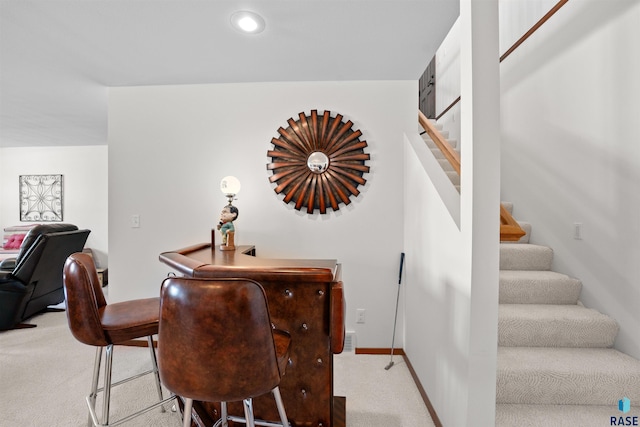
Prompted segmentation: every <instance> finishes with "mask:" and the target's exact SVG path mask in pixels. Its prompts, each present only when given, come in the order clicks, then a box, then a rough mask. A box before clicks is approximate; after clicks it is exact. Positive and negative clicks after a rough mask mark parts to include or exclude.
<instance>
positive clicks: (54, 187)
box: [19, 175, 62, 222]
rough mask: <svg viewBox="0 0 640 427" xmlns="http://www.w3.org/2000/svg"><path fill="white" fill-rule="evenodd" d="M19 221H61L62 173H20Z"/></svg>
mask: <svg viewBox="0 0 640 427" xmlns="http://www.w3.org/2000/svg"><path fill="white" fill-rule="evenodd" d="M19 179H20V221H40V222H56V221H62V175H20V178H19Z"/></svg>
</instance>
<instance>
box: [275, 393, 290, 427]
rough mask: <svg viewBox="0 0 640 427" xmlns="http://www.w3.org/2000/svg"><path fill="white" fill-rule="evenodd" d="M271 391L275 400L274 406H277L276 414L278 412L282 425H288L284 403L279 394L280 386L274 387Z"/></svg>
mask: <svg viewBox="0 0 640 427" xmlns="http://www.w3.org/2000/svg"><path fill="white" fill-rule="evenodd" d="M271 392H272V393H273V397H274V399H275V400H276V406H277V407H278V414H280V421H282V425H283V426H285V427H289V420H288V419H287V413H286V411H285V410H284V403H283V402H282V396H281V395H280V387H276V388H274V389H273V390H271Z"/></svg>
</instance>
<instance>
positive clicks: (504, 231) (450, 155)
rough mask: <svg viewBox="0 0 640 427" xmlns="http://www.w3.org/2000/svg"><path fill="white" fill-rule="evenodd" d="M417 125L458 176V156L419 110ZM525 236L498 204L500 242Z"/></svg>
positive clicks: (513, 240)
mask: <svg viewBox="0 0 640 427" xmlns="http://www.w3.org/2000/svg"><path fill="white" fill-rule="evenodd" d="M418 123H420V126H422V128H423V129H424V130H425V132H426V133H427V135H429V137H430V138H431V140H433V142H434V143H435V144H436V146H437V147H438V149H439V150H440V151H441V152H442V154H443V155H444V157H445V158H446V159H447V161H448V162H449V163H450V164H451V167H452V168H453V169H454V170H455V171H456V172H457V173H458V175H460V154H459V153H458V152H457V151H456V150H455V149H454V148H453V147H452V146H451V144H449V141H447V140H446V139H445V138H444V137H443V136H442V134H441V133H440V131H439V130H438V129H437V128H436V127H435V125H434V124H433V123H432V122H431V120H429V119H428V118H427V117H426V116H425V115H424V114H423V113H422V111H420V110H418ZM525 234H526V232H525V231H524V230H523V229H522V227H520V224H518V222H517V221H516V220H515V219H513V217H512V216H511V214H510V213H509V211H507V210H506V209H505V208H504V206H502V204H500V241H501V242H516V241H518V240H520V238H521V237H522V236H524V235H525Z"/></svg>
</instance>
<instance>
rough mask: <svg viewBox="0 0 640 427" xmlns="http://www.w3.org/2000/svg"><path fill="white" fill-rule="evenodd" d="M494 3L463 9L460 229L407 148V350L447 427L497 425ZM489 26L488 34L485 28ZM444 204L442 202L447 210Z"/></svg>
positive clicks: (465, 0)
mask: <svg viewBox="0 0 640 427" xmlns="http://www.w3.org/2000/svg"><path fill="white" fill-rule="evenodd" d="M497 20H498V10H497V1H483V2H474V1H471V0H462V1H461V2H460V20H459V21H460V31H459V34H460V39H461V40H462V42H463V43H461V48H460V63H461V64H462V65H463V66H462V67H461V70H462V72H461V73H460V80H461V82H460V87H461V88H462V105H461V111H462V112H463V114H462V119H463V120H462V122H461V135H462V136H463V138H462V150H463V152H464V153H465V154H464V155H463V156H462V159H461V160H462V164H461V169H462V173H461V191H460V195H459V196H458V197H459V198H460V203H459V212H460V221H459V222H460V225H459V226H458V225H457V224H456V220H455V217H454V216H452V215H451V212H455V211H453V210H451V209H450V207H448V205H449V204H450V203H449V202H448V200H447V199H446V198H445V197H443V196H442V195H443V194H446V193H444V192H443V191H439V189H438V188H437V187H436V186H441V185H443V184H441V183H440V182H439V181H440V180H439V179H436V174H434V173H433V172H431V168H430V167H429V165H428V162H426V161H424V159H423V157H424V156H421V155H420V153H419V150H417V149H416V148H417V147H418V146H417V145H416V144H414V143H412V137H410V136H408V137H407V138H406V144H405V249H406V253H407V270H406V271H407V273H406V286H405V289H406V291H405V292H406V301H405V304H406V309H405V324H406V326H405V335H406V337H405V340H406V348H405V351H406V352H407V355H408V357H409V359H410V360H411V364H412V365H413V367H414V369H415V371H416V374H417V376H418V378H419V379H420V382H421V384H422V386H423V387H424V388H425V391H426V393H427V395H428V396H429V400H430V401H431V403H432V404H433V407H434V409H435V411H436V413H437V414H438V418H439V419H440V421H441V423H442V425H446V426H461V427H462V426H469V427H471V426H490V425H494V424H495V389H496V360H497V329H498V268H499V242H498V235H499V221H498V218H499V201H500V199H499V191H500V190H499V188H500V176H499V169H500V141H499V111H500V110H499V93H500V87H499V69H498V62H497V57H498V34H497ZM487 29H494V31H490V30H487ZM445 202H446V203H445Z"/></svg>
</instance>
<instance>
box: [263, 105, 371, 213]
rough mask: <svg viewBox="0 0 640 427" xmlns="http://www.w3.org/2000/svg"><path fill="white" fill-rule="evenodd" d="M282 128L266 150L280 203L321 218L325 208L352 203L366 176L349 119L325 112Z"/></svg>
mask: <svg viewBox="0 0 640 427" xmlns="http://www.w3.org/2000/svg"><path fill="white" fill-rule="evenodd" d="M287 124H288V125H289V126H288V127H287V128H286V129H285V128H283V127H281V128H280V129H278V134H279V136H278V137H277V138H273V139H272V140H271V143H272V144H273V149H272V150H269V151H268V152H267V156H268V157H270V159H271V162H270V163H268V164H267V169H268V170H270V171H271V172H272V175H271V176H270V177H269V181H270V182H271V183H274V184H275V185H276V186H275V188H274V191H275V192H276V193H278V194H284V200H283V201H284V203H287V204H288V203H293V204H294V206H295V209H297V210H300V209H303V208H306V210H307V213H309V214H313V213H314V211H315V210H318V211H320V213H321V214H325V213H326V212H327V209H328V208H331V209H333V210H334V211H336V210H338V209H339V208H340V205H341V204H344V205H348V204H349V203H351V198H352V197H357V196H358V194H360V191H359V190H358V186H360V185H364V184H365V183H366V179H364V177H363V175H364V174H365V173H368V172H369V166H367V164H366V163H367V161H368V160H369V159H370V157H369V154H368V153H367V152H366V151H365V150H366V148H367V142H366V141H363V140H361V139H360V137H361V136H362V132H360V131H359V130H357V129H353V128H352V127H353V123H352V122H351V120H346V121H345V120H344V118H343V116H342V115H341V114H333V115H332V114H331V112H330V111H324V112H323V113H322V114H319V113H318V111H317V110H312V111H311V114H309V115H306V114H304V113H300V114H298V119H297V120H296V119H294V118H290V119H289V120H288V121H287Z"/></svg>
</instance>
